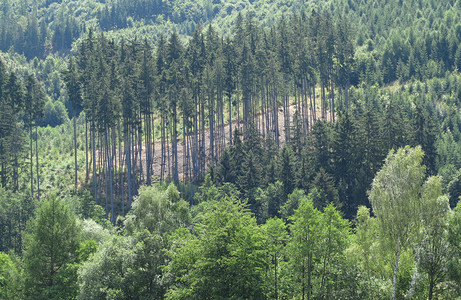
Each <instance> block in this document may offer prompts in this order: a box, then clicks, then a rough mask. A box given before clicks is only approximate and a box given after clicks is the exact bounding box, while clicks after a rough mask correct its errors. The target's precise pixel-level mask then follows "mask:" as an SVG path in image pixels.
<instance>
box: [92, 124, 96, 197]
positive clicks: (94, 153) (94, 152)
mask: <svg viewBox="0 0 461 300" xmlns="http://www.w3.org/2000/svg"><path fill="white" fill-rule="evenodd" d="M91 127H92V130H91V131H92V132H91V151H92V152H93V189H94V202H95V203H96V204H98V189H97V186H96V180H97V178H96V142H95V136H94V135H95V134H96V133H95V131H96V130H95V128H94V124H92V126H91Z"/></svg>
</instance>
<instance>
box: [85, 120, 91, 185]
mask: <svg viewBox="0 0 461 300" xmlns="http://www.w3.org/2000/svg"><path fill="white" fill-rule="evenodd" d="M85 164H86V176H85V183H88V180H89V176H90V174H89V166H88V122H87V120H86V115H85Z"/></svg>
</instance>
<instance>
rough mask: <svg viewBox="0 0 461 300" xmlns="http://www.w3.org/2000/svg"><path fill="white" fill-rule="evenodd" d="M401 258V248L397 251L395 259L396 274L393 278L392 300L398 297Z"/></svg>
mask: <svg viewBox="0 0 461 300" xmlns="http://www.w3.org/2000/svg"><path fill="white" fill-rule="evenodd" d="M399 258H400V250H397V252H396V253H395V261H394V276H393V278H392V300H395V299H396V298H395V297H396V292H397V273H398V271H399Z"/></svg>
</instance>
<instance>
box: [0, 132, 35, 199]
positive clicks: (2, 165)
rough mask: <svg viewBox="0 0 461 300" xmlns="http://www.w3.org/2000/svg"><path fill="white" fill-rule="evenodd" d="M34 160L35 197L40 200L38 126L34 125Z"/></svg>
mask: <svg viewBox="0 0 461 300" xmlns="http://www.w3.org/2000/svg"><path fill="white" fill-rule="evenodd" d="M35 160H36V161H35V166H36V168H37V199H38V201H40V168H39V165H38V126H35ZM2 166H3V165H2Z"/></svg>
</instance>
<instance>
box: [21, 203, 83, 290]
mask: <svg viewBox="0 0 461 300" xmlns="http://www.w3.org/2000/svg"><path fill="white" fill-rule="evenodd" d="M42 201H43V202H42V203H41V205H40V207H39V208H38V209H37V211H36V214H35V218H34V219H33V220H32V221H31V222H30V223H29V224H28V226H27V231H26V232H27V233H26V236H25V245H24V266H25V267H24V269H25V276H26V281H25V288H26V294H27V297H28V298H31V299H44V298H47V299H61V298H67V297H75V294H74V293H75V289H74V288H73V287H72V285H70V284H69V280H71V277H72V276H69V275H70V274H69V273H67V272H68V271H69V269H68V268H69V267H70V264H72V263H73V262H75V261H76V259H77V258H78V254H77V250H78V247H79V241H80V228H79V227H77V222H76V218H75V215H73V214H72V213H71V211H70V209H69V207H68V206H67V205H65V204H64V202H63V201H62V200H61V199H59V198H58V197H57V195H56V194H51V195H49V196H48V197H47V198H46V199H44V200H42ZM63 274H64V275H63Z"/></svg>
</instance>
